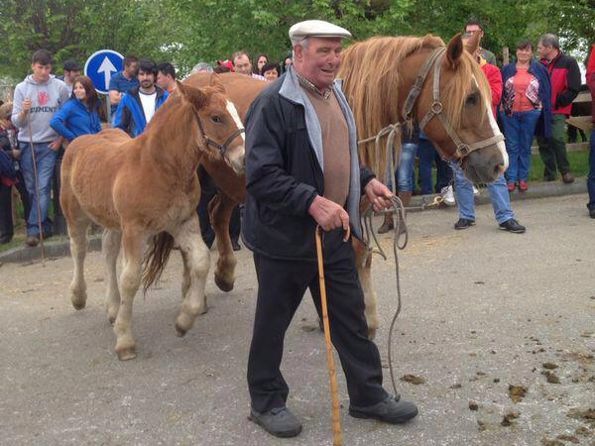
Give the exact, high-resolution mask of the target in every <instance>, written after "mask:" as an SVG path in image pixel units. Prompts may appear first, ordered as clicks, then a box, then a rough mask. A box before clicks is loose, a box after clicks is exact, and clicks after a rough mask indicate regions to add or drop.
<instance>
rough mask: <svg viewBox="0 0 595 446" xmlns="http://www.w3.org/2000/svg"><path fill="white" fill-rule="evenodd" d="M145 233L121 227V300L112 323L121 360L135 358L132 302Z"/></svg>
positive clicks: (137, 282) (137, 281) (136, 287)
mask: <svg viewBox="0 0 595 446" xmlns="http://www.w3.org/2000/svg"><path fill="white" fill-rule="evenodd" d="M145 239H146V235H145V234H144V233H142V232H141V231H140V230H134V229H132V228H123V232H122V246H123V248H124V267H123V269H122V274H121V275H120V295H121V297H122V298H121V302H120V308H119V310H118V315H117V316H116V322H115V324H114V332H115V333H116V337H117V339H116V353H117V354H118V358H119V359H120V360H121V361H125V360H127V359H134V358H136V343H135V341H134V337H133V336H132V304H133V303H134V296H135V294H136V292H137V291H138V287H139V286H140V282H141V266H142V257H143V246H144V242H145Z"/></svg>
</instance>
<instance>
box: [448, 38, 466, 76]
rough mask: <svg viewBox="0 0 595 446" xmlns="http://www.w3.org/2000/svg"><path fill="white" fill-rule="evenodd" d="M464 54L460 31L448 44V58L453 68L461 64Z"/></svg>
mask: <svg viewBox="0 0 595 446" xmlns="http://www.w3.org/2000/svg"><path fill="white" fill-rule="evenodd" d="M462 55H463V39H461V33H458V34H456V35H455V36H454V37H453V38H452V39H450V42H448V45H447V46H446V59H447V60H448V62H449V64H450V67H451V68H452V69H455V68H456V67H457V66H458V65H459V62H460V60H461V56H462Z"/></svg>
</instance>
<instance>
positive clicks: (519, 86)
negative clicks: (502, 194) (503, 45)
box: [502, 40, 551, 192]
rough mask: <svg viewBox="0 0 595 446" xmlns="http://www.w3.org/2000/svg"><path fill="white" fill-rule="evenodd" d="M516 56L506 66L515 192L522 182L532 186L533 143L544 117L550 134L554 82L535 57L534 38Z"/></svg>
mask: <svg viewBox="0 0 595 446" xmlns="http://www.w3.org/2000/svg"><path fill="white" fill-rule="evenodd" d="M516 56H517V60H516V62H513V63H510V64H508V65H506V66H505V67H503V68H502V78H503V82H504V93H503V95H502V112H503V113H502V123H503V125H504V136H505V137H506V150H507V152H508V157H509V160H510V162H509V167H508V170H507V171H506V179H507V186H508V190H509V192H512V191H514V189H515V188H516V187H517V186H518V188H519V190H520V191H521V192H524V191H526V190H527V189H528V185H527V177H528V175H529V167H530V165H531V143H532V142H533V136H534V134H535V130H536V128H537V126H538V121H540V119H542V120H543V124H544V125H542V126H540V127H541V129H542V131H541V132H540V133H543V134H545V135H546V136H547V133H548V130H549V128H550V126H549V125H548V124H549V122H550V120H551V115H550V97H549V96H550V82H549V75H548V73H547V71H546V70H545V69H543V68H544V67H543V66H542V65H541V64H539V63H538V62H536V61H534V60H533V50H532V46H531V41H529V40H522V41H520V42H519V43H518V44H517V48H516Z"/></svg>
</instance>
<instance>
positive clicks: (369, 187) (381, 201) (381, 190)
mask: <svg viewBox="0 0 595 446" xmlns="http://www.w3.org/2000/svg"><path fill="white" fill-rule="evenodd" d="M364 191H365V192H366V197H368V200H370V204H371V205H372V207H373V208H374V211H376V212H380V211H381V210H383V209H386V208H387V207H390V206H391V204H392V202H391V198H392V197H393V193H392V192H391V191H390V189H389V188H388V187H386V186H385V185H384V184H382V183H381V182H380V181H378V180H377V179H376V178H372V179H371V180H370V181H369V182H368V184H366V187H365V188H364Z"/></svg>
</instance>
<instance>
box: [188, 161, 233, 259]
mask: <svg viewBox="0 0 595 446" xmlns="http://www.w3.org/2000/svg"><path fill="white" fill-rule="evenodd" d="M198 179H199V181H200V201H199V202H198V206H197V207H196V213H197V214H198V222H199V224H200V232H201V235H202V239H203V241H204V242H205V244H206V245H207V246H208V247H209V248H210V247H211V246H212V245H213V242H214V241H215V231H213V227H212V226H211V218H210V216H209V203H210V202H211V200H212V199H213V198H215V195H217V186H216V185H215V182H214V181H213V179H212V178H211V176H210V175H209V174H208V173H207V171H206V170H205V169H204V168H203V167H202V166H198ZM241 229H242V225H241V221H240V207H239V205H238V206H236V207H235V208H233V211H232V213H231V218H230V220H229V237H230V238H231V240H232V242H236V243H237V241H238V240H239V238H240V232H241Z"/></svg>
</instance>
